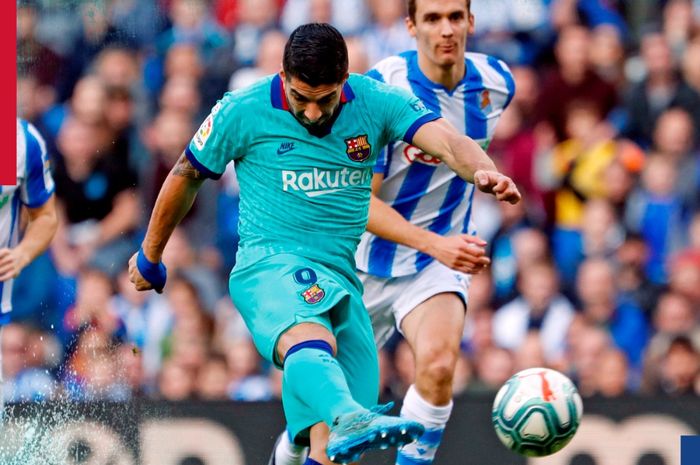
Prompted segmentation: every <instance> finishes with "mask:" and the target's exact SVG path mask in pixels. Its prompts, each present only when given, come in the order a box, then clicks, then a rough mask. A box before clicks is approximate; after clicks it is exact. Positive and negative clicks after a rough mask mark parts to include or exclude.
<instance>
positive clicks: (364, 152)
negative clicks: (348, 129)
mask: <svg viewBox="0 0 700 465" xmlns="http://www.w3.org/2000/svg"><path fill="white" fill-rule="evenodd" d="M345 145H346V146H347V149H346V150H345V152H346V153H347V154H348V158H350V160H352V161H356V162H358V163H359V162H363V161H365V160H367V159H368V158H369V156H370V154H371V153H372V146H371V145H370V144H369V142H368V141H367V134H362V135H360V136H357V137H350V138H349V139H345Z"/></svg>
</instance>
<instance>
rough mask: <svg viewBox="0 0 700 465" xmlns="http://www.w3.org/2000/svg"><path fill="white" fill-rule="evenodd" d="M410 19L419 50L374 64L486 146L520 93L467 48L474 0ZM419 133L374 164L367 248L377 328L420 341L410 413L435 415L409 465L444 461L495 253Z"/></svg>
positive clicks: (432, 2) (413, 6)
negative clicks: (473, 304) (463, 347)
mask: <svg viewBox="0 0 700 465" xmlns="http://www.w3.org/2000/svg"><path fill="white" fill-rule="evenodd" d="M408 14H409V17H408V19H407V21H406V22H407V25H408V29H409V32H410V33H411V35H412V36H414V37H415V38H416V42H417V48H418V50H417V51H411V52H405V53H403V54H401V55H399V56H394V57H390V58H387V59H385V60H383V61H381V62H379V63H378V64H377V65H376V66H375V67H374V68H373V69H372V70H371V71H370V72H369V75H370V76H373V77H375V78H376V79H378V80H380V81H383V82H386V83H389V84H393V85H397V86H400V87H404V88H407V89H409V90H411V91H412V92H413V93H414V94H415V95H416V96H418V97H419V98H420V99H421V100H422V101H423V103H424V104H425V105H426V106H427V107H428V108H429V109H431V110H432V111H433V112H435V113H437V114H439V115H441V116H442V117H443V118H445V119H446V120H447V121H449V122H450V123H451V124H452V125H453V126H455V127H456V128H457V129H458V130H459V131H460V132H462V133H463V134H466V135H468V136H470V137H471V138H472V139H474V140H475V141H477V142H478V143H479V144H480V145H481V146H482V147H483V148H486V147H487V146H488V145H489V142H490V140H491V138H492V137H493V133H494V130H495V126H496V123H497V122H498V118H499V117H500V115H501V114H502V112H503V110H504V109H505V108H506V106H507V105H508V104H509V103H510V100H511V99H512V97H513V94H514V93H515V85H514V81H513V77H512V75H511V73H510V71H509V70H508V67H507V66H506V65H505V64H504V63H503V62H501V61H500V60H497V59H496V58H493V57H490V56H486V55H482V54H478V53H466V54H465V53H464V50H465V47H466V41H467V36H468V35H469V34H470V33H472V32H473V29H474V16H473V15H472V14H471V11H470V1H469V0H409V1H408ZM478 183H479V179H476V180H475V184H476V185H477V186H475V184H472V183H469V182H466V181H464V180H462V179H461V178H460V177H458V176H457V175H455V173H454V172H453V171H452V170H451V169H449V168H448V167H447V166H445V164H444V163H442V162H440V161H438V160H437V159H435V158H434V157H432V156H430V155H428V154H425V153H423V152H421V151H420V150H417V149H416V148H415V147H412V146H411V145H409V144H405V143H402V142H397V143H394V144H390V145H389V146H388V147H387V148H386V150H385V151H384V157H383V158H382V159H380V160H379V161H378V163H377V165H376V167H375V176H374V178H373V192H374V194H375V196H376V197H375V198H374V199H373V202H372V206H371V209H370V218H369V224H368V226H367V229H368V231H369V232H368V233H366V234H365V235H364V236H363V238H362V241H361V242H360V246H359V248H358V252H357V254H356V260H357V267H358V270H359V275H360V280H361V281H362V282H363V284H364V287H365V292H364V297H363V299H364V301H365V304H366V306H367V309H368V311H369V312H370V315H371V317H372V325H373V327H374V331H375V339H376V341H377V344H378V345H380V346H381V345H383V344H384V343H385V342H386V341H387V340H388V338H389V337H390V336H391V334H392V333H393V328H394V327H396V328H398V330H399V331H401V333H402V334H403V335H404V337H405V338H406V340H407V341H408V343H409V345H410V346H411V348H412V350H413V354H414V356H415V360H416V378H415V381H414V384H413V385H412V386H410V388H409V390H408V392H407V393H406V397H405V398H404V401H403V406H402V409H401V415H402V416H404V417H407V418H410V419H413V420H415V421H418V422H420V423H422V424H423V426H425V428H426V431H425V433H424V435H423V436H422V437H421V438H420V439H419V440H418V441H416V442H414V443H411V444H408V445H406V446H404V447H402V448H400V449H399V452H398V455H397V459H396V463H397V464H398V465H428V464H430V463H432V462H433V459H434V457H435V452H436V450H437V448H438V446H439V444H440V440H441V438H442V434H443V431H444V429H445V425H446V423H447V421H448V419H449V417H450V413H451V410H452V378H453V375H454V369H455V364H456V362H457V359H458V357H459V351H460V341H461V337H462V332H463V328H464V317H465V311H466V308H467V300H468V288H469V277H470V276H469V275H470V274H474V273H478V272H479V271H481V270H482V269H483V268H484V267H486V266H487V265H488V264H489V259H488V257H487V256H486V255H485V249H484V247H485V245H486V243H485V242H484V241H483V240H481V239H479V238H478V236H477V235H476V230H475V227H474V222H473V218H472V201H473V198H474V191H475V189H476V187H478Z"/></svg>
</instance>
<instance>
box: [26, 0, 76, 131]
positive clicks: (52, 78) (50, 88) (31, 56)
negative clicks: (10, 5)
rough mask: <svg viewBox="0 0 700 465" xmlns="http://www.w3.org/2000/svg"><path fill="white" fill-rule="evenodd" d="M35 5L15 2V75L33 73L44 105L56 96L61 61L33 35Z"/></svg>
mask: <svg viewBox="0 0 700 465" xmlns="http://www.w3.org/2000/svg"><path fill="white" fill-rule="evenodd" d="M38 7H39V4H38V2H37V1H36V0H22V1H19V2H17V74H18V75H19V76H33V78H34V79H35V82H36V86H37V90H38V91H39V92H40V93H41V94H42V95H43V99H44V100H45V103H44V105H45V106H47V107H48V105H49V104H51V103H53V102H54V101H55V100H56V99H57V98H58V90H59V89H60V88H61V86H62V84H63V83H62V82H61V79H62V77H63V76H62V74H63V72H64V67H65V63H64V60H63V59H62V58H61V56H59V55H58V54H57V53H55V52H54V51H53V50H51V49H50V48H49V47H47V46H46V45H44V44H43V43H42V42H41V41H40V40H39V39H38V38H37V36H36V28H37V21H38V19H39V18H38V11H37V9H38ZM20 116H22V115H20ZM29 121H30V122H31V121H32V120H29Z"/></svg>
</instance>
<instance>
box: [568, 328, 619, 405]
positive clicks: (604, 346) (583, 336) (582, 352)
mask: <svg viewBox="0 0 700 465" xmlns="http://www.w3.org/2000/svg"><path fill="white" fill-rule="evenodd" d="M568 336H569V351H568V359H569V375H570V376H571V378H572V379H573V380H574V382H575V383H576V386H577V387H578V390H579V393H580V394H581V395H582V396H583V397H588V396H592V395H593V394H595V392H596V389H597V387H598V369H599V365H598V363H599V361H600V357H601V356H602V354H604V353H605V352H606V351H608V350H610V349H612V348H613V346H612V341H611V337H610V335H609V334H608V332H607V331H606V330H605V329H604V328H602V327H596V326H593V325H591V324H589V323H587V322H586V321H585V320H584V319H583V318H581V319H578V320H577V322H576V323H575V324H573V325H572V326H571V330H570V331H569V335H568Z"/></svg>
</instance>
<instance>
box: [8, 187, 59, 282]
mask: <svg viewBox="0 0 700 465" xmlns="http://www.w3.org/2000/svg"><path fill="white" fill-rule="evenodd" d="M27 215H28V218H29V223H28V224H27V229H26V230H25V232H24V237H23V238H22V240H21V241H20V242H19V244H17V245H16V246H15V247H13V248H2V249H0V282H3V281H7V280H9V279H12V278H16V277H17V276H18V275H19V273H20V272H21V271H22V270H23V269H24V268H25V267H26V266H27V265H29V264H30V263H31V262H32V260H34V259H35V258H36V257H37V256H39V254H41V253H42V252H43V251H44V250H46V249H47V248H48V246H49V244H50V243H51V239H52V238H53V236H54V234H55V233H56V228H57V227H58V219H57V216H56V201H55V198H54V195H53V194H52V195H51V196H50V197H49V198H48V200H47V201H46V202H44V203H43V204H42V205H40V206H37V207H34V208H30V207H27Z"/></svg>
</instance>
